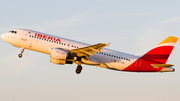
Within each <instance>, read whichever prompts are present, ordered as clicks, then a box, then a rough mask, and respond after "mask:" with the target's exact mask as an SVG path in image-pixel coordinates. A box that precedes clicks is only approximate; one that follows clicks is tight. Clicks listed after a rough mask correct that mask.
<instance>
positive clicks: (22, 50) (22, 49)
mask: <svg viewBox="0 0 180 101" xmlns="http://www.w3.org/2000/svg"><path fill="white" fill-rule="evenodd" d="M23 52H24V48H21V53H20V54H18V57H19V58H22V53H23Z"/></svg>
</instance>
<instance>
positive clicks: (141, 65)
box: [123, 46, 174, 72]
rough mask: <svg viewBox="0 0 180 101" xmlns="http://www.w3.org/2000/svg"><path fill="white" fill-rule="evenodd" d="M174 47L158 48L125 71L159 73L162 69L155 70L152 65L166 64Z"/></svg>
mask: <svg viewBox="0 0 180 101" xmlns="http://www.w3.org/2000/svg"><path fill="white" fill-rule="evenodd" d="M173 48H174V46H161V47H156V48H154V49H152V50H150V51H149V52H147V53H146V54H145V55H143V56H142V57H140V58H139V59H137V60H136V61H135V62H134V63H132V64H131V65H130V66H128V67H127V68H125V69H124V70H123V71H129V72H158V71H161V70H162V68H161V67H160V68H153V66H151V64H165V63H166V61H167V59H168V57H169V55H170V54H171V51H172V49H173Z"/></svg>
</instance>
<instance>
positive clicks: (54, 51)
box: [49, 48, 68, 65]
mask: <svg viewBox="0 0 180 101" xmlns="http://www.w3.org/2000/svg"><path fill="white" fill-rule="evenodd" d="M49 51H50V53H51V54H50V56H51V59H50V62H52V63H55V64H61V65H64V64H65V63H66V58H67V57H68V52H67V51H64V50H61V49H59V48H51V49H50V50H49Z"/></svg>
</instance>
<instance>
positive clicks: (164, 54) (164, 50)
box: [142, 36, 178, 64]
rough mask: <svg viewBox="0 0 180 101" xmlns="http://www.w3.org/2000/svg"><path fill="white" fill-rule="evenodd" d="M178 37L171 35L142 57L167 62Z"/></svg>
mask: <svg viewBox="0 0 180 101" xmlns="http://www.w3.org/2000/svg"><path fill="white" fill-rule="evenodd" d="M177 40H178V38H177V37H173V36H169V37H168V38H166V39H165V40H164V41H162V42H161V43H159V44H158V45H157V46H156V47H154V48H153V49H151V50H150V51H149V52H147V53H146V54H144V55H143V56H142V58H144V59H148V60H152V61H156V62H159V63H163V64H165V63H166V61H167V59H168V58H169V55H170V54H171V52H172V50H173V48H174V45H175V44H176V42H177Z"/></svg>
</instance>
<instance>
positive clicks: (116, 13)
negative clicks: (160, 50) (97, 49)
mask: <svg viewBox="0 0 180 101" xmlns="http://www.w3.org/2000/svg"><path fill="white" fill-rule="evenodd" d="M179 4H180V1H179V0H126V1H125V0H111V1H109V0H90V1H83V0H73V1H72V0H63V1H62V0H44V1H42V0H30V1H25V0H5V1H0V15H1V16H0V33H1V34H2V33H5V32H8V31H9V30H11V29H16V28H26V29H29V28H30V29H31V30H36V31H40V32H45V33H48V34H53V35H57V36H61V37H65V38H69V39H74V40H77V41H81V42H86V43H89V44H96V43H99V42H102V43H107V42H112V44H111V45H110V47H108V48H110V49H114V50H118V51H121V52H126V53H130V54H135V55H142V54H144V53H146V52H147V51H148V50H150V49H151V48H153V47H154V46H156V45H157V44H158V43H159V42H161V41H162V40H164V39H165V38H166V37H168V36H176V37H179V36H180V34H179V33H180V29H179V28H180V13H179V9H180V6H179ZM0 45H1V48H0V51H1V52H0V65H1V66H0V85H1V86H0V89H1V90H0V100H1V101H25V100H26V101H52V100H53V101H59V100H62V101H72V100H73V101H85V100H86V101H102V100H103V101H110V100H111V101H119V100H123V101H162V100H163V101H170V100H171V101H179V100H180V97H179V92H180V87H179V85H180V81H179V80H180V69H179V67H180V64H179V61H178V60H179V59H178V57H180V55H179V51H180V45H179V42H178V43H177V44H176V46H175V48H174V50H173V52H172V54H171V56H170V58H169V60H168V61H167V63H170V64H174V65H175V66H174V68H176V72H174V73H129V72H120V71H112V70H108V69H104V68H100V67H98V68H96V67H93V66H87V65H83V70H82V73H81V74H80V75H77V74H76V73H75V69H76V65H75V64H73V65H55V64H52V63H50V62H49V61H50V57H49V56H48V55H45V54H42V53H38V52H33V51H30V50H25V52H24V54H23V58H22V59H19V58H18V57H17V55H18V54H19V52H20V49H19V48H16V47H13V46H12V45H10V44H8V43H5V42H4V41H3V40H1V39H0Z"/></svg>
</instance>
